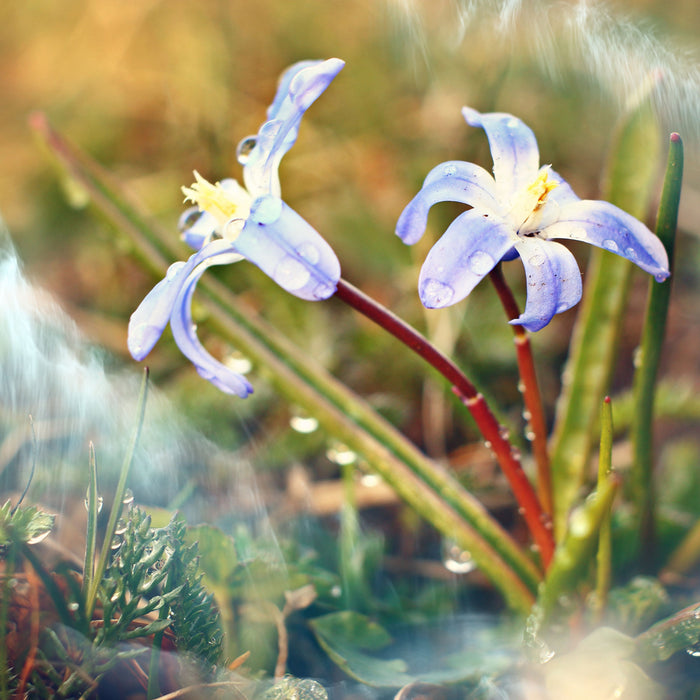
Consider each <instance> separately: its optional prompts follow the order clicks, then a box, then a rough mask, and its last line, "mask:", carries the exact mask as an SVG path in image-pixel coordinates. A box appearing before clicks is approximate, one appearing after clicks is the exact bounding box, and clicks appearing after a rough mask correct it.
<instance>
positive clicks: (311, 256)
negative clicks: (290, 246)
mask: <svg viewBox="0 0 700 700" xmlns="http://www.w3.org/2000/svg"><path fill="white" fill-rule="evenodd" d="M297 253H299V255H301V257H302V258H304V260H306V261H307V262H309V263H311V264H312V265H315V264H316V263H317V262H318V261H319V260H320V259H321V252H320V251H319V249H318V248H317V247H316V246H315V245H314V244H313V243H308V242H307V243H303V244H302V245H300V246H299V247H298V248H297Z"/></svg>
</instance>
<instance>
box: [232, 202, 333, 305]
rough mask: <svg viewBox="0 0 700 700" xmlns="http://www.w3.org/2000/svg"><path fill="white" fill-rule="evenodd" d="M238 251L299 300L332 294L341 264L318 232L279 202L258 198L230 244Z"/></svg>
mask: <svg viewBox="0 0 700 700" xmlns="http://www.w3.org/2000/svg"><path fill="white" fill-rule="evenodd" d="M233 247H234V248H235V250H236V251H237V252H239V253H240V254H241V255H243V256H244V257H245V258H247V259H248V260H250V262H252V263H254V264H255V265H257V266H258V267H259V268H260V269H261V270H262V271H263V272H264V273H265V274H266V275H268V276H269V277H271V278H272V279H273V280H274V281H275V282H277V284H279V285H280V286H281V287H283V288H284V289H286V290H287V291H288V292H291V293H292V294H294V295H295V296H298V297H300V298H301V299H308V300H311V301H320V300H322V299H327V298H328V297H330V296H331V295H333V294H334V293H335V290H336V286H337V284H338V280H339V279H340V263H339V262H338V258H337V257H336V255H335V253H334V252H333V249H332V248H331V247H330V246H329V245H328V243H326V241H324V240H323V238H322V237H321V236H320V235H319V234H318V233H317V231H316V230H315V229H314V228H313V227H312V226H311V225H310V224H309V223H308V222H307V221H305V220H304V219H302V217H301V216H299V214H297V213H296V212H295V211H294V210H293V209H292V208H291V207H289V206H287V204H285V203H284V202H283V201H282V200H281V199H278V198H277V197H273V196H271V195H268V196H267V197H260V198H259V199H257V200H256V201H255V202H253V206H252V207H251V211H250V218H249V219H248V221H247V222H246V224H245V226H244V227H243V230H242V231H241V234H240V235H239V236H238V238H237V239H236V240H235V242H234V243H233Z"/></svg>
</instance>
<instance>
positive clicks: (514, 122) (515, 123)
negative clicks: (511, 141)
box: [506, 117, 520, 129]
mask: <svg viewBox="0 0 700 700" xmlns="http://www.w3.org/2000/svg"><path fill="white" fill-rule="evenodd" d="M519 123H520V120H519V119H517V118H516V117H511V118H510V119H509V120H508V121H507V122H506V126H507V127H508V128H509V129H515V128H516V127H517V126H518V124H519Z"/></svg>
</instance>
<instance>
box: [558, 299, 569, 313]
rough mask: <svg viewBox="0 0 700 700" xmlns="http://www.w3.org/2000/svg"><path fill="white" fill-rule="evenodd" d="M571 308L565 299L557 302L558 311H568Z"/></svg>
mask: <svg viewBox="0 0 700 700" xmlns="http://www.w3.org/2000/svg"><path fill="white" fill-rule="evenodd" d="M568 309H569V304H568V303H567V302H565V301H562V302H559V303H558V304H557V310H556V313H558V314H560V313H562V311H568Z"/></svg>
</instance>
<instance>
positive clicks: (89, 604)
mask: <svg viewBox="0 0 700 700" xmlns="http://www.w3.org/2000/svg"><path fill="white" fill-rule="evenodd" d="M147 395H148V368H146V370H145V371H144V373H143V380H142V381H141V390H140V391H139V397H138V401H137V408H136V424H135V426H134V431H133V433H132V434H131V441H130V442H129V446H128V448H127V451H126V454H125V456H124V461H123V462H122V468H121V472H120V473H119V481H118V482H117V487H116V489H115V491H114V501H113V503H112V509H111V510H110V513H109V520H108V521H107V528H106V530H105V536H104V540H103V542H102V549H101V550H100V556H99V558H98V560H97V566H96V567H95V574H94V579H93V581H92V586H91V587H90V590H89V591H88V595H87V600H86V601H85V616H86V618H87V619H88V621H89V620H91V619H92V613H93V610H94V609H95V601H96V599H97V591H98V589H99V587H100V582H101V581H102V577H103V576H104V572H105V568H106V567H107V557H108V556H109V553H110V552H111V551H112V549H111V546H112V539H113V538H114V531H115V530H116V528H117V522H118V520H119V516H120V515H121V512H122V508H123V507H124V494H125V493H126V481H127V479H128V478H129V472H130V471H131V465H132V464H133V461H134V454H135V453H136V446H137V445H138V442H139V437H140V436H141V428H142V426H143V416H144V413H145V411H146V396H147Z"/></svg>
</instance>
